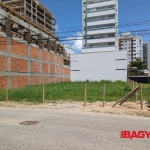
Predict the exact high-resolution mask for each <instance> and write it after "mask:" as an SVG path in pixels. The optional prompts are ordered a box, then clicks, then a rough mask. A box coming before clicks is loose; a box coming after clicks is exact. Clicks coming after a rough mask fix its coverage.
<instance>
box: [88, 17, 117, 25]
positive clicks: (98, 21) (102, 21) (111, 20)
mask: <svg viewBox="0 0 150 150" xmlns="http://www.w3.org/2000/svg"><path fill="white" fill-rule="evenodd" d="M115 22H116V20H115V18H114V17H113V18H105V19H95V20H94V19H93V20H90V21H87V26H94V25H104V24H111V23H115Z"/></svg>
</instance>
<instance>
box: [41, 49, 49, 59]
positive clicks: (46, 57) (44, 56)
mask: <svg viewBox="0 0 150 150" xmlns="http://www.w3.org/2000/svg"><path fill="white" fill-rule="evenodd" d="M48 55H49V53H48V51H44V50H43V51H42V60H45V61H48Z"/></svg>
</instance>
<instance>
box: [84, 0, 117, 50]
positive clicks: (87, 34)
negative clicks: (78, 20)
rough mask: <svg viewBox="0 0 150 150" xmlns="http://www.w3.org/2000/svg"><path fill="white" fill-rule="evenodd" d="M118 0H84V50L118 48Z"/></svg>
mask: <svg viewBox="0 0 150 150" xmlns="http://www.w3.org/2000/svg"><path fill="white" fill-rule="evenodd" d="M116 33H118V0H82V35H83V42H82V43H83V45H82V52H101V51H115V50H116V46H117V45H116Z"/></svg>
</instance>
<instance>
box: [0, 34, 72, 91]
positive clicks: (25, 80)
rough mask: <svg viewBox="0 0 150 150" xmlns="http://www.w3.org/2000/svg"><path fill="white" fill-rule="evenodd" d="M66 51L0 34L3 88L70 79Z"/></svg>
mask: <svg viewBox="0 0 150 150" xmlns="http://www.w3.org/2000/svg"><path fill="white" fill-rule="evenodd" d="M64 59H69V58H68V57H67V58H66V57H65V56H63V55H60V54H58V53H57V54H55V53H54V51H51V50H47V49H45V48H44V49H42V48H39V47H38V46H37V45H35V44H29V43H27V42H26V41H21V40H20V39H17V38H15V37H7V36H6V35H5V34H4V33H1V34H0V88H5V87H8V88H18V87H24V86H30V85H37V84H42V83H45V84H48V83H55V82H67V81H70V67H69V66H65V65H64V62H63V61H64Z"/></svg>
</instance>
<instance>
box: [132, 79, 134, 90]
mask: <svg viewBox="0 0 150 150" xmlns="http://www.w3.org/2000/svg"><path fill="white" fill-rule="evenodd" d="M132 89H133V90H134V80H132Z"/></svg>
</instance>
